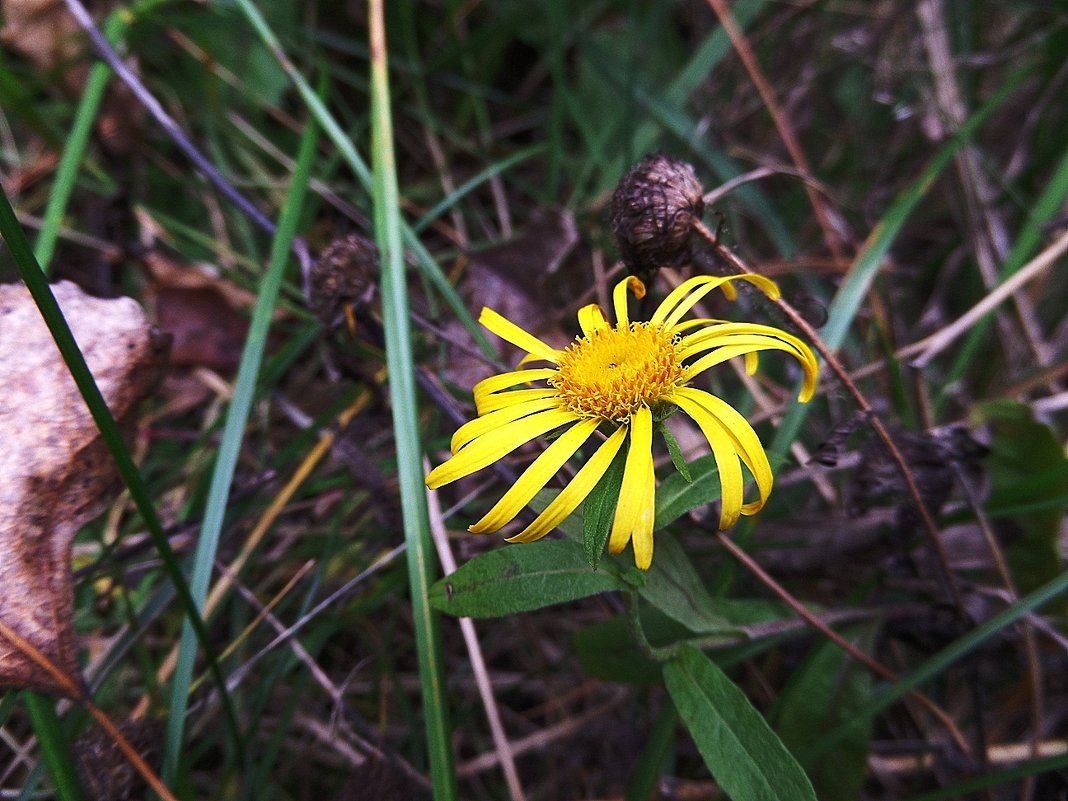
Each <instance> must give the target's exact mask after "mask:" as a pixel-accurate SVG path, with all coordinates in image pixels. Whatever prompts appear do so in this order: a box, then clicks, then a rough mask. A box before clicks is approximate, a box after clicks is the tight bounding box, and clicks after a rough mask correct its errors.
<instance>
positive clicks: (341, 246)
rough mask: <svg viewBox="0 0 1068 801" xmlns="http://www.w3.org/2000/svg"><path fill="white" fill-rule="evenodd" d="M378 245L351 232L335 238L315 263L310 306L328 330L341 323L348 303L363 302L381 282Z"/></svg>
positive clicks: (369, 299)
mask: <svg viewBox="0 0 1068 801" xmlns="http://www.w3.org/2000/svg"><path fill="white" fill-rule="evenodd" d="M378 273H379V266H378V248H377V247H375V243H374V242H371V241H370V240H368V239H365V238H364V237H362V236H360V235H359V234H349V235H348V236H345V237H342V238H341V239H335V240H334V241H333V242H331V243H330V245H329V246H328V247H327V248H326V250H324V251H323V255H322V256H320V257H319V260H318V261H317V262H315V264H314V265H312V269H311V273H310V274H309V280H308V306H309V307H310V308H311V311H312V313H313V314H314V315H315V316H316V317H318V318H319V322H321V323H322V324H323V328H325V329H327V330H328V331H329V330H331V329H333V328H334V327H336V326H337V325H339V324H340V323H341V321H342V319H343V314H342V312H343V310H344V307H345V306H346V305H352V306H356V307H360V306H364V305H366V304H367V303H369V302H370V301H371V299H372V298H373V297H374V293H375V290H376V289H377V286H378Z"/></svg>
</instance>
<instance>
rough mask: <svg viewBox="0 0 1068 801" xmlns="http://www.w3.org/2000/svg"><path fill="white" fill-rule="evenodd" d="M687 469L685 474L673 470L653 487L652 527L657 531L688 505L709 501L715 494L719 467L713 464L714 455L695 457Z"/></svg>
mask: <svg viewBox="0 0 1068 801" xmlns="http://www.w3.org/2000/svg"><path fill="white" fill-rule="evenodd" d="M672 459H674V456H672ZM689 470H690V471H691V472H690V476H689V477H685V476H683V475H682V473H681V471H680V472H679V473H673V474H672V475H670V476H668V477H667V478H665V479H664V480H663V482H661V484H660V486H659V487H658V488H657V490H656V522H655V523H654V524H653V530H654V531H660V530H661V529H662V528H664V527H665V526H667V525H668V524H669V523H673V522H675V521H676V520H678V519H679V518H680V517H682V516H683V515H684V514H686V513H687V512H689V511H690V510H691V509H696V508H697V507H698V506H704V505H705V504H709V503H712V501H714V500H716V499H717V498H719V495H720V486H719V478H718V477H719V470H718V469H717V468H716V460H715V457H713V456H712V455H708V456H702V457H701V458H700V459H695V460H694V461H693V462H691V463H690V465H689Z"/></svg>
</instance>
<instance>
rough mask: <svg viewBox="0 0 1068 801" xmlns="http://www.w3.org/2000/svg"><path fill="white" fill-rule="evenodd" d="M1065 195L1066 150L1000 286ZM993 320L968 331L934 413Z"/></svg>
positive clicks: (1016, 244)
mask: <svg viewBox="0 0 1068 801" xmlns="http://www.w3.org/2000/svg"><path fill="white" fill-rule="evenodd" d="M1065 196H1068V151H1065V153H1064V155H1063V156H1061V160H1060V162H1059V163H1058V164H1057V167H1056V168H1055V169H1054V171H1053V176H1052V177H1051V178H1050V180H1049V183H1048V184H1046V188H1045V189H1044V190H1043V191H1042V194H1041V195H1039V197H1038V199H1037V200H1036V201H1035V203H1034V205H1033V207H1032V208H1031V213H1030V214H1028V215H1027V217H1026V218H1025V220H1024V222H1023V225H1022V226H1021V227H1020V232H1019V234H1017V236H1016V241H1015V242H1014V243H1013V246H1012V250H1011V251H1010V253H1009V255H1008V258H1007V259H1006V260H1005V263H1004V264H1003V265H1002V267H1001V269H1000V270H999V271H998V279H999V283H1000V282H1004V281H1005V279H1007V278H1009V277H1010V276H1011V275H1013V274H1014V273H1015V272H1017V271H1018V270H1019V269H1020V268H1021V267H1023V266H1024V264H1025V263H1026V262H1027V260H1028V259H1029V258H1031V256H1032V255H1034V253H1035V250H1036V249H1037V248H1038V246H1039V245H1040V244H1041V242H1042V235H1043V231H1044V230H1045V227H1046V225H1047V224H1048V223H1049V221H1050V220H1052V219H1053V218H1054V217H1055V216H1056V215H1057V214H1058V213H1059V212H1060V210H1061V209H1062V208H1063V204H1064V198H1065ZM993 319H994V318H993V315H992V313H991V314H988V315H987V316H986V317H984V318H983V319H982V320H980V321H978V322H977V323H976V324H975V326H974V327H973V328H972V330H971V331H969V332H968V336H967V339H965V340H964V343H963V344H962V345H961V346H960V348H959V350H958V353H957V358H956V359H955V360H954V361H953V365H952V367H950V368H949V373H948V374H947V376H946V378H945V379H944V380H940V385H941V387H942V392H941V394H940V396H939V397H938V399H937V402H936V404H935V411H936V413H937V412H938V411H940V410H941V409H942V408H943V407H944V405H945V403H946V400H947V395H946V390H947V389H949V388H951V387H953V385H954V384H955V383H956V382H957V381H959V380H960V378H961V377H962V376H963V375H964V373H965V371H966V370H967V369H968V367H969V366H970V365H971V364H972V360H973V359H974V358H975V357H976V356H977V355H978V353H979V348H980V346H981V345H982V343H983V338H984V336H985V335H986V332H987V331H988V330H989V329H990V324H991V322H992V321H993Z"/></svg>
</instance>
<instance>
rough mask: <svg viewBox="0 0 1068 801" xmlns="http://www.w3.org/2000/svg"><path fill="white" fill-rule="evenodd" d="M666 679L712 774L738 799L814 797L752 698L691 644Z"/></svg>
mask: <svg viewBox="0 0 1068 801" xmlns="http://www.w3.org/2000/svg"><path fill="white" fill-rule="evenodd" d="M664 682H665V683H666V684H667V689H668V692H669V693H670V694H671V700H672V701H674V703H675V707H676V709H678V711H679V717H680V718H681V719H682V721H683V722H684V723H685V724H686V727H687V728H688V729H689V730H690V734H691V736H692V737H693V739H694V742H695V743H696V744H697V749H698V750H699V751H700V752H701V756H702V757H703V758H704V760H705V764H706V765H707V766H708V769H709V770H710V771H711V772H712V776H713V777H714V778H715V780H716V781H717V782H718V783H719V784H720V786H722V787H723V789H724V790H725V791H726V792H727V794H728V795H729V796H730V797H731V798H732V799H734V801H816V793H815V791H814V790H813V789H812V783H811V782H810V781H809V780H808V777H807V776H806V775H805V772H804V771H803V770H802V769H801V766H800V765H798V764H797V761H796V760H795V759H794V758H793V756H791V755H790V752H789V751H787V750H786V747H785V746H784V745H783V744H782V741H781V740H780V739H779V738H778V737H776V736H775V733H774V732H773V731H772V730H771V728H770V727H769V726H768V724H767V721H765V720H764V718H763V717H762V716H761V714H760V713H759V712H757V711H756V709H754V708H753V705H752V704H750V703H749V699H748V698H746V697H745V693H743V692H742V691H741V690H740V689H739V688H738V686H737V685H735V684H734V683H733V682H732V681H731V680H730V679H729V678H727V676H726V674H725V673H724V672H723V671H722V670H720V669H719V668H718V667H717V666H716V664H715V663H714V662H712V661H711V660H710V659H708V658H707V657H706V656H705V655H704V654H702V653H701V652H700V651H698V650H697V649H696V648H693V647H691V646H684V647H683V648H682V649H681V650H680V652H679V655H678V657H677V658H676V659H675V660H673V661H671V662H668V663H667V664H665V665H664Z"/></svg>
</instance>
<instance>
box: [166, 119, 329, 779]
mask: <svg viewBox="0 0 1068 801" xmlns="http://www.w3.org/2000/svg"><path fill="white" fill-rule="evenodd" d="M317 141H318V131H317V128H316V126H315V124H314V123H313V122H310V123H308V125H307V126H306V128H305V130H304V135H303V136H302V138H301V142H300V152H299V155H298V156H297V165H296V168H295V169H294V171H293V178H292V180H291V182H290V186H289V192H288V193H287V195H286V200H285V204H284V206H283V207H282V213H281V216H280V218H279V221H278V231H277V233H276V234H275V237H274V240H273V241H272V243H271V258H270V264H269V266H268V268H267V273H266V275H264V277H263V281H262V283H261V284H260V291H259V295H258V296H257V298H256V306H255V308H254V309H253V312H252V320H251V322H250V324H249V329H248V335H247V337H246V339H245V347H244V350H243V352H242V354H241V362H240V364H239V365H238V369H237V379H236V380H235V383H234V397H233V400H232V401H231V402H230V408H229V411H228V412H227V415H226V423H225V426H224V427H223V433H222V439H221V441H220V443H219V453H218V455H217V457H216V462H215V469H214V472H213V474H212V480H211V487H210V489H209V491H208V499H207V502H206V505H205V510H204V520H203V523H202V526H201V530H200V539H199V541H198V543H197V550H196V554H195V556H194V561H193V573H192V576H191V578H190V582H189V589H190V593H191V594H192V597H193V599H194V601H195V602H196V605H197V609H200V608H203V604H204V598H205V596H206V595H207V591H208V583H209V581H210V579H211V572H212V566H213V564H214V562H215V554H216V551H217V549H218V545H219V538H220V535H221V534H222V527H223V520H224V518H225V516H226V507H227V502H228V500H229V495H230V485H231V483H232V481H233V476H234V469H235V467H236V465H237V459H238V456H239V454H240V451H241V442H242V440H243V438H244V431H245V424H246V422H247V421H248V415H249V410H250V409H251V408H252V400H253V397H254V395H255V392H256V384H257V377H258V375H259V371H260V364H261V363H262V361H263V353H264V350H265V349H266V347H267V334H268V332H269V330H270V327H271V318H272V316H273V314H274V307H275V303H276V302H277V300H278V293H279V290H280V288H281V286H282V278H283V276H284V274H285V268H286V263H287V261H288V257H289V252H290V247H291V245H292V242H293V237H294V235H295V234H296V230H297V223H298V221H299V220H300V215H301V210H302V209H303V206H304V199H305V196H306V193H307V188H308V182H309V179H310V175H311V165H312V161H313V158H314V156H315V144H316V142H317ZM196 644H197V643H196V639H195V637H194V636H193V631H192V628H191V624H190V622H189V619H188V618H187V621H186V623H185V624H184V626H183V629H182V641H181V646H180V648H179V653H178V663H177V666H176V668H175V672H174V680H173V683H172V685H171V701H170V718H169V719H168V721H167V736H166V740H165V744H164V757H163V770H162V777H163V781H164V782H165V783H167V784H171V783H173V781H174V778H175V776H176V774H177V768H178V760H179V757H180V756H181V751H182V739H183V732H184V728H185V711H186V708H187V704H188V700H189V684H190V682H191V681H192V677H193V664H194V662H195V660H196Z"/></svg>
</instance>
